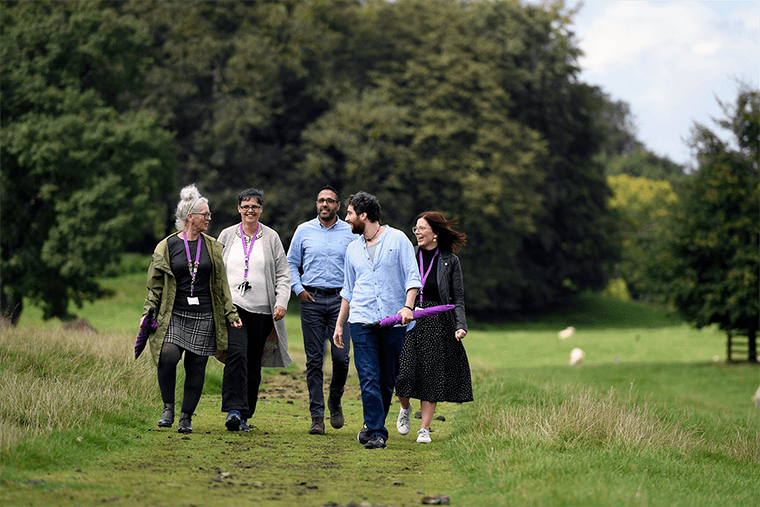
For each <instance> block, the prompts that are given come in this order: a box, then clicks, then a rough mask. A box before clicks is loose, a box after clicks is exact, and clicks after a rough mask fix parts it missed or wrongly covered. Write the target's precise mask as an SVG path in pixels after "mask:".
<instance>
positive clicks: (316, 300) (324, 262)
mask: <svg viewBox="0 0 760 507" xmlns="http://www.w3.org/2000/svg"><path fill="white" fill-rule="evenodd" d="M338 210H340V199H339V198H338V191H337V190H335V189H334V188H333V187H331V186H330V185H325V186H324V187H322V188H321V189H320V190H319V194H317V217H316V218H314V219H313V220H309V221H308V222H304V223H302V224H301V225H299V226H298V228H297V229H296V232H295V234H294V235H293V240H292V241H291V243H290V248H289V249H288V264H289V265H290V280H291V284H290V285H291V288H292V289H293V292H294V293H295V294H296V296H298V300H299V301H300V302H301V330H302V331H303V348H304V352H306V385H307V387H308V388H309V411H310V412H311V428H309V433H310V434H312V435H324V434H325V422H324V415H325V395H324V392H323V373H322V368H323V365H324V360H325V341H326V340H329V339H330V338H331V337H332V335H333V333H334V331H335V322H336V321H337V319H338V313H339V312H340V303H341V297H340V289H341V287H342V286H343V265H344V263H345V255H346V248H347V247H348V244H349V243H351V242H352V241H353V240H354V239H355V238H356V235H355V234H354V233H352V232H351V226H350V225H348V224H347V223H346V222H344V221H343V220H341V219H340V218H338ZM346 334H347V333H346ZM347 341H349V340H347ZM350 349H351V346H350V343H349V346H347V347H344V348H338V347H337V346H335V344H332V350H331V355H332V379H331V380H330V394H329V397H328V401H327V406H328V408H329V409H330V425H332V427H333V428H335V429H339V428H342V427H343V424H344V418H343V407H342V405H341V398H342V397H343V390H344V387H345V385H346V379H347V378H348V366H349V352H350Z"/></svg>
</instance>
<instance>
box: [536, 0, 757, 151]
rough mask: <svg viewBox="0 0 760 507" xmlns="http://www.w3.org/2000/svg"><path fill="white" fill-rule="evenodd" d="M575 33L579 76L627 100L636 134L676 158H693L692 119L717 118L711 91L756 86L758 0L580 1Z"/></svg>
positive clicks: (728, 97) (730, 93)
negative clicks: (740, 83) (579, 54)
mask: <svg viewBox="0 0 760 507" xmlns="http://www.w3.org/2000/svg"><path fill="white" fill-rule="evenodd" d="M529 1H530V3H539V2H538V1H536V2H533V0H529ZM576 5H578V1H577V0H568V1H567V6H568V7H574V6H576ZM575 32H576V36H577V37H578V39H579V41H580V47H581V49H582V50H583V51H584V53H585V56H584V57H583V58H582V59H581V60H580V63H581V66H582V69H583V71H582V74H581V76H580V78H581V80H582V81H583V82H586V83H589V84H592V85H600V86H601V87H602V88H603V89H604V90H605V91H606V92H607V93H609V94H610V95H611V97H612V99H613V100H624V101H626V102H627V103H628V104H630V106H631V111H632V112H633V114H634V116H635V123H636V126H637V134H638V137H639V139H640V140H641V141H643V142H644V144H645V145H646V146H647V147H648V148H649V149H650V150H652V151H654V152H655V153H657V154H659V155H667V156H668V157H670V158H671V159H672V160H673V161H675V162H678V163H682V164H688V163H693V157H692V154H691V153H690V150H689V148H688V145H687V144H686V142H685V141H686V140H687V139H688V138H689V136H690V128H691V126H692V124H693V122H694V121H695V120H696V121H698V122H700V123H704V124H708V125H710V126H714V124H713V123H712V122H711V120H710V117H721V110H720V107H719V106H718V104H717V102H716V100H715V97H716V96H717V97H718V98H719V99H721V100H722V101H724V102H726V101H728V102H732V101H733V100H734V99H735V98H736V92H737V89H738V88H737V85H736V81H737V79H739V80H743V81H744V82H746V83H749V84H750V85H751V86H753V87H754V88H760V1H695V0H689V1H644V0H633V1H630V0H586V1H585V2H583V5H582V6H581V8H580V11H579V12H578V14H577V15H576V17H575Z"/></svg>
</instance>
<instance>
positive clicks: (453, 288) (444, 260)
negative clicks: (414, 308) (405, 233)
mask: <svg viewBox="0 0 760 507" xmlns="http://www.w3.org/2000/svg"><path fill="white" fill-rule="evenodd" d="M419 251H420V247H418V246H415V247H414V255H415V257H416V256H418V255H419ZM435 269H436V277H435V278H436V280H437V281H438V293H439V295H440V296H441V301H442V302H443V304H445V305H456V308H454V318H455V321H456V326H455V328H456V329H464V330H465V331H467V317H465V313H464V282H463V280H462V266H461V265H460V264H459V257H457V256H456V255H454V254H453V253H451V252H445V251H443V250H440V252H439V254H438V260H437V264H436V266H435Z"/></svg>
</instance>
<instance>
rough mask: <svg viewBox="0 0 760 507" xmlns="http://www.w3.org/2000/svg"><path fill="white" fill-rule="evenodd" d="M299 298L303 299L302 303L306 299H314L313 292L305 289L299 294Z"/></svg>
mask: <svg viewBox="0 0 760 507" xmlns="http://www.w3.org/2000/svg"><path fill="white" fill-rule="evenodd" d="M298 300H299V301H301V302H302V303H303V302H304V301H314V297H313V296H312V295H311V294H309V291H308V290H305V291H303V292H302V293H300V294H299V295H298Z"/></svg>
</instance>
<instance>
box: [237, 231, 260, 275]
mask: <svg viewBox="0 0 760 507" xmlns="http://www.w3.org/2000/svg"><path fill="white" fill-rule="evenodd" d="M259 227H261V224H256V230H255V231H253V239H252V240H251V248H250V250H247V249H246V246H245V234H244V233H243V224H242V223H241V224H240V239H241V240H242V241H243V255H245V274H244V275H243V280H246V279H248V259H250V258H251V252H253V245H254V244H256V235H258V233H259Z"/></svg>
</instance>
